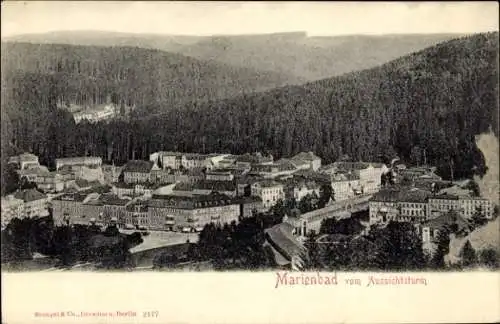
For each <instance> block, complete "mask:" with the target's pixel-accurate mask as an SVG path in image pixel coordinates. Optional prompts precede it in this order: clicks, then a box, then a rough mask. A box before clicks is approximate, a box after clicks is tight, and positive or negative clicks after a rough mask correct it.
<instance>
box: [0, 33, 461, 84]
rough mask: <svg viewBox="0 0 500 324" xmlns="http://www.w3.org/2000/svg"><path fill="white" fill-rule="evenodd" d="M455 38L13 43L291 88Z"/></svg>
mask: <svg viewBox="0 0 500 324" xmlns="http://www.w3.org/2000/svg"><path fill="white" fill-rule="evenodd" d="M459 36H460V35H456V34H455V35H454V34H434V35H383V36H361V35H352V36H322V37H308V35H307V34H306V33H304V32H295V33H277V34H262V35H259V34H257V35H238V36H232V35H231V36H228V35H219V36H206V37H203V36H174V35H151V34H126V33H112V32H92V31H75V32H52V33H44V34H31V35H20V36H16V37H12V38H10V39H9V40H10V41H17V42H19V41H20V42H30V43H42V44H72V45H98V46H134V47H141V48H148V49H159V50H163V51H168V52H176V53H179V54H183V55H186V56H191V57H194V58H197V59H200V60H203V61H215V62H222V63H225V64H229V65H232V66H237V67H246V68H252V69H255V70H259V71H260V70H263V71H273V72H275V73H278V74H280V75H283V76H287V77H288V79H287V82H288V83H289V84H299V83H303V82H302V81H314V80H319V79H323V78H328V77H333V76H338V75H341V74H344V73H348V72H352V71H358V70H363V69H367V68H372V67H375V66H378V65H381V64H383V63H387V62H389V61H390V60H393V59H396V58H398V57H400V56H403V55H406V54H409V53H412V52H415V51H418V50H421V49H423V48H426V47H429V46H432V45H435V44H437V43H439V42H442V41H446V40H450V39H452V38H456V37H459Z"/></svg>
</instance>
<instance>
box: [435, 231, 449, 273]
mask: <svg viewBox="0 0 500 324" xmlns="http://www.w3.org/2000/svg"><path fill="white" fill-rule="evenodd" d="M449 251H450V230H449V229H448V228H446V227H443V228H441V229H440V230H439V231H438V235H437V238H436V249H435V251H434V254H433V255H432V257H431V260H430V262H431V264H430V266H431V267H432V268H435V269H444V267H445V263H444V257H445V255H447V254H448V253H449Z"/></svg>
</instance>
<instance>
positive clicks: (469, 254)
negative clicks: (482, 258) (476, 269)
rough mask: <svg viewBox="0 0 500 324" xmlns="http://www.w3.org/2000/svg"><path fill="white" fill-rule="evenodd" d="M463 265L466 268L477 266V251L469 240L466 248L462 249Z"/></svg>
mask: <svg viewBox="0 0 500 324" xmlns="http://www.w3.org/2000/svg"><path fill="white" fill-rule="evenodd" d="M461 256H462V265H463V266H465V267H471V266H474V265H476V264H477V257H476V251H475V250H474V248H473V247H472V245H471V244H470V241H469V240H467V242H466V243H465V245H464V247H463V248H462V253H461Z"/></svg>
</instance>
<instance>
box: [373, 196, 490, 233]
mask: <svg viewBox="0 0 500 324" xmlns="http://www.w3.org/2000/svg"><path fill="white" fill-rule="evenodd" d="M369 208H370V223H371V224H373V223H380V222H382V223H385V222H388V221H391V220H392V221H408V222H413V223H419V222H424V221H427V220H430V219H434V218H437V217H439V216H440V215H442V214H443V213H447V212H449V211H455V212H457V213H458V214H459V215H461V216H462V217H464V218H466V219H467V218H471V217H472V216H473V215H474V213H476V211H477V210H478V209H479V210H480V211H481V212H482V213H483V214H484V215H485V216H486V218H492V217H493V206H492V203H491V202H490V201H489V200H487V199H483V198H479V197H471V196H456V195H448V194H433V193H431V192H430V191H427V190H422V189H418V188H387V189H383V190H381V191H379V192H378V193H376V194H374V195H373V197H372V198H371V200H370V207H369Z"/></svg>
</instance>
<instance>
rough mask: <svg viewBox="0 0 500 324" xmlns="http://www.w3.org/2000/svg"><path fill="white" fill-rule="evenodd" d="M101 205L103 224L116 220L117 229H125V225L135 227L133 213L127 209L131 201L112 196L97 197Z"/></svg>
mask: <svg viewBox="0 0 500 324" xmlns="http://www.w3.org/2000/svg"><path fill="white" fill-rule="evenodd" d="M99 200H100V202H101V203H102V212H101V213H102V221H103V222H105V223H108V222H110V221H111V220H112V219H116V224H117V226H118V227H120V228H122V227H127V224H130V225H137V224H138V223H136V222H135V220H134V217H133V211H129V210H128V209H127V207H128V205H129V204H131V202H132V200H131V199H127V198H123V197H118V196H116V195H114V194H106V195H101V196H100V197H99Z"/></svg>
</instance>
